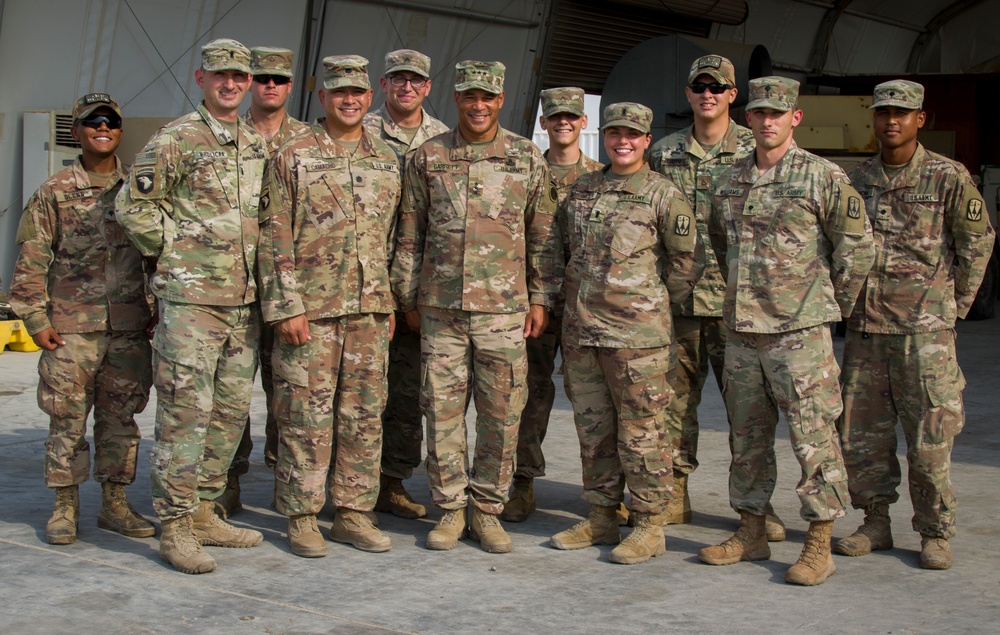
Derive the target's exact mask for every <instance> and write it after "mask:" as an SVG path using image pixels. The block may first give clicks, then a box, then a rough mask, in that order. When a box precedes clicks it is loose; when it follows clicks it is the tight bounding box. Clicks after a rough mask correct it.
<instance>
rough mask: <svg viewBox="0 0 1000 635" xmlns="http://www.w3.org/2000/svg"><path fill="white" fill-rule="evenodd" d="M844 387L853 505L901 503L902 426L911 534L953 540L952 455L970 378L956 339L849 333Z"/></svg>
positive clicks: (843, 425)
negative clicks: (898, 435) (898, 426)
mask: <svg viewBox="0 0 1000 635" xmlns="http://www.w3.org/2000/svg"><path fill="white" fill-rule="evenodd" d="M843 385H844V388H843V394H844V414H843V416H842V417H841V418H840V422H839V424H838V430H839V432H840V439H841V443H842V444H843V449H844V463H845V464H846V465H847V475H848V478H849V480H848V487H849V489H850V493H851V503H852V504H853V505H854V507H856V508H858V509H860V508H863V507H864V506H866V505H869V504H871V503H890V504H891V503H895V502H896V501H897V500H899V494H898V493H896V488H897V487H898V486H899V484H900V481H901V476H900V468H899V460H898V459H897V458H896V421H897V419H898V420H899V422H900V424H902V428H903V436H904V437H905V439H906V461H907V464H908V465H909V471H908V472H907V480H908V481H909V486H910V499H911V500H912V502H913V529H914V530H915V531H918V532H920V533H921V534H924V535H927V536H935V537H942V538H951V537H952V536H954V535H955V507H956V501H955V490H954V488H952V485H951V476H950V473H951V449H952V445H953V443H954V439H955V435H957V434H958V433H959V432H961V430H962V426H963V425H964V424H965V408H964V405H963V403H962V389H963V388H964V387H965V377H963V375H962V371H961V369H959V367H958V363H957V362H956V361H955V331H954V330H952V329H948V330H944V331H935V332H933V333H916V334H913V335H883V334H878V333H871V334H863V333H859V332H857V331H851V330H848V331H847V338H846V341H845V344H844V375H843Z"/></svg>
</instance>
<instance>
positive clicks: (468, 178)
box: [392, 61, 560, 553]
mask: <svg viewBox="0 0 1000 635" xmlns="http://www.w3.org/2000/svg"><path fill="white" fill-rule="evenodd" d="M455 68H456V78H455V103H456V105H457V106H458V111H459V120H458V121H459V123H458V126H457V128H456V129H454V130H452V131H451V132H447V133H445V134H442V135H439V136H437V137H434V138H433V139H431V140H430V141H427V142H426V143H424V144H423V145H421V146H420V147H419V148H418V149H417V151H416V153H415V154H414V155H413V157H412V158H411V159H410V160H409V161H408V162H407V165H406V177H405V180H404V188H403V203H402V213H401V214H400V220H399V223H400V229H399V239H398V241H397V245H396V258H395V260H394V261H393V264H392V285H393V292H394V293H395V294H396V296H397V298H398V300H399V305H400V309H401V310H402V311H404V312H405V313H406V320H407V323H408V324H409V326H410V327H411V328H413V329H417V328H419V330H420V337H421V341H420V349H421V369H422V373H421V374H422V377H423V385H422V387H421V395H420V401H421V409H422V410H423V413H424V416H426V417H427V454H428V456H427V473H428V477H429V481H430V487H431V495H432V499H433V501H434V504H436V505H437V506H438V507H441V508H443V509H444V510H445V514H444V516H443V517H442V518H441V520H440V522H438V524H437V526H436V527H435V528H434V529H433V530H432V531H431V532H430V534H429V535H428V536H427V548H428V549H452V548H454V547H455V546H456V545H457V544H458V539H459V538H460V537H461V535H462V532H463V530H464V529H465V526H466V511H465V510H466V506H467V505H468V504H469V499H470V498H471V505H468V506H469V507H471V508H472V512H471V520H470V521H469V533H470V535H471V536H472V538H473V539H475V540H478V541H479V543H480V547H482V548H483V550H485V551H488V552H492V553H505V552H508V551H510V550H511V542H510V537H509V536H508V535H507V533H506V532H505V531H504V529H503V527H502V526H501V525H500V522H499V520H498V519H497V515H498V514H499V513H500V512H501V511H503V505H504V501H505V500H506V498H507V492H508V490H509V488H510V482H511V476H512V472H513V460H514V452H515V451H516V447H517V428H518V425H519V423H520V420H521V409H522V408H523V407H524V402H525V400H526V399H527V390H526V386H525V379H526V376H527V361H526V359H525V352H524V339H525V338H526V337H529V336H531V337H538V336H539V335H541V334H542V332H543V331H544V330H545V323H546V317H547V316H546V311H547V310H549V309H551V308H552V307H553V306H554V303H555V299H556V295H557V294H558V292H559V287H560V276H559V271H558V270H557V266H556V265H557V255H556V232H555V211H556V193H555V188H553V187H552V184H551V182H550V180H549V170H548V167H547V166H546V164H545V160H544V159H543V158H542V153H541V152H540V151H539V150H538V148H537V147H535V145H534V144H532V143H531V142H530V141H528V140H527V139H524V138H523V137H519V136H517V135H515V134H513V133H511V132H508V131H506V130H503V129H502V128H500V123H499V117H500V108H501V107H502V106H503V102H504V92H503V78H504V65H503V64H501V63H499V62H477V61H466V62H460V63H459V64H457V65H456V67H455ZM418 306H419V309H418V308H417V307H418ZM470 383H471V386H472V391H473V398H474V399H475V402H476V411H477V420H476V448H475V454H474V460H473V464H472V469H471V471H470V470H468V469H467V468H468V456H467V447H466V446H467V443H466V438H467V432H466V426H465V408H466V398H467V395H468V393H469V387H470ZM470 490H471V496H470Z"/></svg>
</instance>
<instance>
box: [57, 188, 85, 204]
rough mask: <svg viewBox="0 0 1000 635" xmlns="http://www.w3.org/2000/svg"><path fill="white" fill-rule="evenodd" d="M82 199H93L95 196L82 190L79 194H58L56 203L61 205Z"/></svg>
mask: <svg viewBox="0 0 1000 635" xmlns="http://www.w3.org/2000/svg"><path fill="white" fill-rule="evenodd" d="M82 198H93V194H91V193H90V190H80V191H78V192H56V201H58V202H60V203H69V202H72V201H78V200H80V199H82Z"/></svg>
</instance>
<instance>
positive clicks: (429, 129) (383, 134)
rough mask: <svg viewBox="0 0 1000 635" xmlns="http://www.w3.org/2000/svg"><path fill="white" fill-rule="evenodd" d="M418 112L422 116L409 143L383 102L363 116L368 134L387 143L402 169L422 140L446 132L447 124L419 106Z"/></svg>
mask: <svg viewBox="0 0 1000 635" xmlns="http://www.w3.org/2000/svg"><path fill="white" fill-rule="evenodd" d="M420 113H421V115H422V116H423V119H421V120H420V128H418V129H417V134H415V135H413V139H411V140H410V141H409V143H407V141H406V133H405V132H403V129H402V128H400V127H399V126H397V125H396V122H394V121H393V120H392V117H391V116H390V115H389V111H388V110H387V109H386V107H385V104H382V107H381V108H379V109H378V110H375V111H372V112H370V113H368V114H366V115H365V118H364V125H365V130H367V131H368V134H370V135H371V136H372V137H375V138H378V139H381V140H382V141H385V142H386V143H387V144H389V147H390V148H392V151H393V152H395V153H396V159H397V160H399V165H400V166H401V167H402V168H404V169H405V168H406V159H408V158H409V157H411V156H413V153H414V152H416V151H417V148H419V147H420V146H421V144H423V142H424V141H427V140H428V139H430V138H431V137H436V136H438V135H439V134H443V133H445V132H448V126H446V125H444V124H443V123H441V122H440V121H438V120H437V119H435V118H434V117H431V116H430V115H429V114H428V113H427V111H426V110H424V109H423V108H421V109H420Z"/></svg>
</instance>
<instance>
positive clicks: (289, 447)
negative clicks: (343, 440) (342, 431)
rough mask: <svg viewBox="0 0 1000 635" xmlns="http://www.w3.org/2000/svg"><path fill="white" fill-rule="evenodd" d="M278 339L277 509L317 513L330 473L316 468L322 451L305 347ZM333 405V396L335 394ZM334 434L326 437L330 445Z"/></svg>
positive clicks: (275, 364)
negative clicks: (314, 419) (312, 411)
mask: <svg viewBox="0 0 1000 635" xmlns="http://www.w3.org/2000/svg"><path fill="white" fill-rule="evenodd" d="M309 346H310V345H309V344H305V345H304V346H303V347H298V346H294V345H292V344H287V343H285V342H282V341H281V340H280V339H276V340H275V348H274V354H273V356H272V358H271V372H272V376H273V378H274V412H273V414H274V417H275V419H276V421H277V424H278V462H277V464H276V465H275V467H274V480H275V484H274V497H275V506H276V507H277V509H278V511H279V512H281V513H282V514H286V515H290V516H295V515H300V514H315V513H318V512H319V510H320V509H321V508H322V506H323V503H324V502H325V500H326V473H327V469H326V468H327V466H326V465H324V466H323V469H321V470H316V469H311V468H313V467H314V466H315V463H316V459H317V454H318V452H319V451H325V453H326V456H327V457H328V458H329V455H330V448H329V447H326V448H319V447H317V444H316V443H315V437H316V435H317V434H318V431H316V430H314V429H313V428H312V425H311V423H312V417H311V416H310V411H309V396H310V388H309V369H308V361H307V360H306V359H305V356H304V355H303V354H302V353H303V352H304V351H302V350H301V349H302V348H306V347H309ZM331 402H332V395H331ZM329 435H330V431H327V433H326V434H325V435H324V438H326V439H327V444H329Z"/></svg>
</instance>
